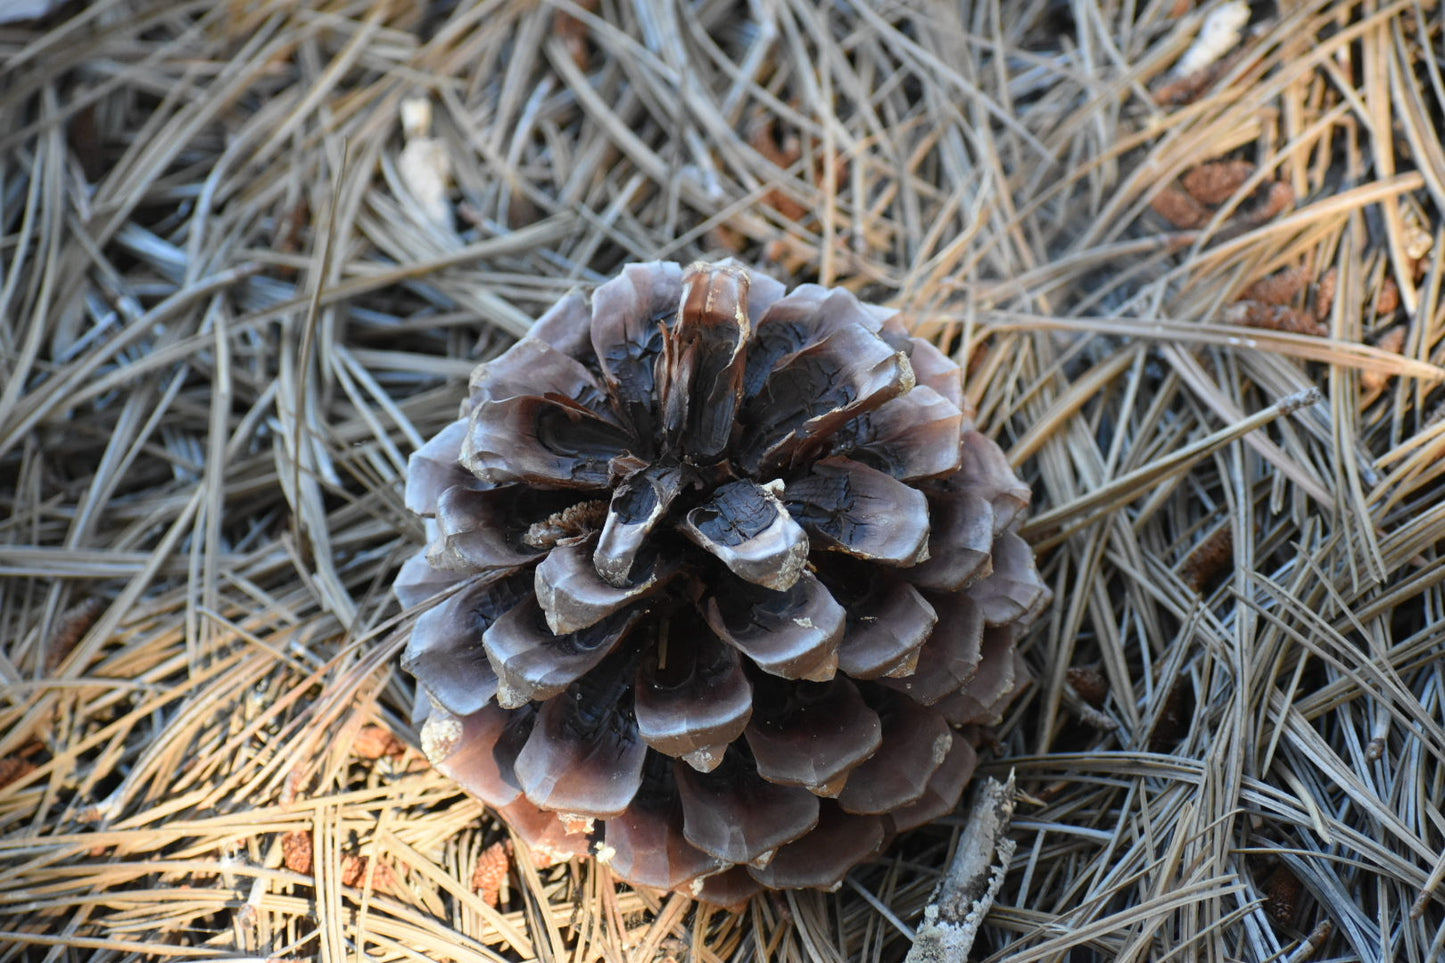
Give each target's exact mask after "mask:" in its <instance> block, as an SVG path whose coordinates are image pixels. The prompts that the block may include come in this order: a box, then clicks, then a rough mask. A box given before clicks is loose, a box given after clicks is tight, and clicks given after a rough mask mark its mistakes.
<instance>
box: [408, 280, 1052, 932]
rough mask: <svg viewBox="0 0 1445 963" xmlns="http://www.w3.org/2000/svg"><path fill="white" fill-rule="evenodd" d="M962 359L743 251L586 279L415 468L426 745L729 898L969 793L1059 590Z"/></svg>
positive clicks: (527, 821)
mask: <svg viewBox="0 0 1445 963" xmlns="http://www.w3.org/2000/svg"><path fill="white" fill-rule="evenodd" d="M961 379H962V375H961V373H960V370H959V367H958V365H956V364H955V363H954V362H953V361H951V360H950V359H949V358H948V357H946V356H945V355H944V354H943V353H942V352H940V351H939V350H938V349H937V348H936V347H934V346H933V345H932V344H931V343H929V342H927V341H925V340H923V339H920V338H915V337H911V336H910V335H909V333H908V331H907V329H906V328H905V327H904V326H903V325H902V324H901V322H900V321H899V320H898V319H897V318H896V316H895V315H894V313H893V312H891V311H889V310H886V309H883V308H879V307H876V306H873V305H868V304H863V303H861V302H859V301H858V300H857V299H856V298H855V297H854V296H853V295H852V294H851V293H849V292H847V291H845V290H842V289H828V288H823V287H820V286H818V285H813V284H804V285H801V286H799V287H796V288H794V289H793V290H791V291H788V290H785V288H784V286H783V285H782V284H781V283H779V282H778V281H776V280H774V279H772V278H769V277H767V276H765V275H762V274H758V273H755V272H752V271H749V270H746V269H744V268H742V267H741V266H739V265H737V264H735V263H733V262H724V263H722V264H696V265H693V266H692V267H689V268H686V269H684V268H683V267H681V266H680V265H677V264H671V263H662V262H655V263H648V264H632V265H628V266H627V267H626V268H624V269H623V271H622V273H621V275H620V276H618V277H617V278H615V279H613V280H611V281H608V282H607V283H605V284H603V285H601V286H600V287H598V288H597V290H596V291H595V292H594V293H593V296H592V299H591V303H590V305H589V304H588V303H587V302H586V301H585V300H584V299H583V298H582V297H580V296H578V295H571V296H569V297H567V298H564V299H563V300H562V301H560V302H559V303H558V304H557V305H555V306H554V307H553V308H552V309H551V310H550V311H548V312H547V313H546V314H545V315H544V316H543V317H542V318H541V319H539V320H538V322H537V323H536V325H535V326H534V327H533V329H532V332H531V334H530V335H529V336H528V337H527V338H525V339H523V340H522V341H520V342H518V343H517V344H516V345H514V346H513V347H512V348H511V349H510V350H509V351H507V352H506V353H505V354H503V355H502V356H501V357H499V358H497V359H496V360H494V361H491V362H487V363H485V364H481V365H479V366H478V367H477V369H476V370H475V372H474V373H473V375H472V378H471V384H470V391H469V394H468V397H467V399H466V400H465V401H464V402H463V403H462V405H461V411H460V413H459V416H458V418H457V420H456V421H454V422H453V423H452V424H450V425H448V426H447V427H446V428H444V429H443V430H442V431H441V432H439V433H438V434H437V435H436V437H434V438H432V439H431V440H430V441H429V442H427V443H426V444H425V445H424V446H423V447H422V448H421V449H420V450H419V451H417V452H416V453H415V454H414V455H413V456H412V458H411V462H410V465H409V467H408V471H407V483H406V504H407V506H408V508H410V509H411V510H412V511H414V512H416V513H418V514H420V515H421V516H423V517H424V518H425V519H426V527H427V534H428V539H429V542H428V544H427V546H426V548H425V549H424V550H423V551H422V552H420V553H419V554H418V555H416V556H415V557H414V558H412V559H410V560H409V561H408V562H407V563H406V564H405V565H404V566H403V567H402V571H401V573H400V575H399V576H398V579H397V583H396V592H397V595H398V596H399V597H400V599H401V601H402V604H404V605H406V606H408V607H413V606H415V607H418V608H420V609H421V612H420V615H419V616H418V617H417V619H416V622H415V625H414V628H413V630H412V634H411V639H410V642H409V644H408V645H407V649H406V655H405V657H404V660H403V665H404V666H405V667H406V668H407V669H408V671H410V672H411V673H413V674H414V675H415V676H416V677H417V679H418V681H419V682H420V683H421V687H420V698H419V707H418V716H419V718H420V719H423V720H424V725H423V730H422V741H423V748H424V749H425V751H426V753H427V755H428V757H429V758H430V759H431V760H432V762H433V763H434V764H435V765H436V766H437V767H438V768H439V769H440V770H442V771H443V772H444V773H446V774H447V775H449V776H450V777H451V778H453V779H455V780H456V781H457V782H458V783H459V784H460V785H461V786H462V787H463V788H464V789H466V790H467V791H468V792H470V793H472V794H473V795H475V796H476V797H477V798H479V799H481V800H482V801H483V802H485V803H486V804H487V805H489V806H491V807H493V808H494V809H496V810H497V811H498V812H499V813H500V814H501V816H502V817H503V818H504V819H505V820H506V821H507V822H508V824H509V825H510V826H511V827H512V829H513V830H514V831H515V832H516V834H517V835H518V836H519V837H521V838H522V839H523V840H524V841H525V842H526V843H528V844H529V845H530V846H531V847H532V848H533V850H534V851H537V852H540V853H545V854H546V855H548V856H550V857H553V858H566V857H569V856H574V855H582V854H585V853H587V852H589V851H591V852H594V853H595V854H596V855H597V856H598V858H599V859H604V860H605V861H607V862H608V863H609V864H610V865H611V867H612V870H613V871H614V873H615V874H616V875H617V876H619V877H621V878H622V879H624V880H626V881H628V882H631V883H633V884H636V885H642V886H651V887H660V888H664V889H683V890H685V891H688V892H691V893H692V894H693V895H695V896H697V897H699V898H701V899H704V900H708V901H711V902H715V903H720V904H723V905H736V904H738V903H740V902H741V901H742V900H744V899H746V898H747V896H748V895H749V894H750V893H752V892H754V891H756V890H757V889H759V888H760V887H771V888H784V887H819V888H832V887H836V886H837V885H838V884H839V883H840V882H841V881H842V879H843V876H844V874H845V873H847V871H848V870H849V869H850V868H851V867H853V866H854V865H856V864H857V863H859V862H860V861H863V860H866V859H868V858H870V857H872V856H874V855H875V854H877V853H878V852H879V851H880V850H881V849H882V848H883V846H884V845H885V844H886V842H887V841H888V840H889V839H890V838H892V837H893V836H894V835H895V834H896V833H898V832H900V831H903V830H906V829H910V828H912V827H914V826H918V825H921V824H922V823H925V822H928V821H929V820H932V819H934V818H937V817H938V816H941V815H943V814H945V813H947V812H949V811H951V810H952V809H953V808H954V807H955V806H956V805H957V803H958V800H959V797H960V794H961V793H962V792H963V789H964V787H965V785H966V784H967V782H968V779H969V776H970V775H971V773H972V771H973V768H974V766H975V764H976V762H977V755H976V753H975V746H976V744H977V741H978V739H979V732H980V730H979V727H980V726H985V725H989V724H992V723H995V722H997V721H998V719H999V717H1000V715H1001V713H1002V712H1003V710H1004V709H1005V708H1006V707H1007V705H1008V704H1009V702H1010V701H1011V700H1012V699H1013V697H1014V696H1015V695H1016V694H1017V693H1018V691H1019V690H1020V688H1021V687H1022V686H1023V685H1024V684H1025V683H1026V682H1027V679H1028V675H1027V670H1026V669H1025V667H1024V665H1023V662H1022V660H1021V659H1020V658H1019V656H1018V654H1017V652H1016V650H1015V644H1016V642H1017V639H1018V636H1019V633H1020V631H1021V630H1022V628H1023V627H1024V626H1026V625H1027V624H1028V623H1029V622H1030V621H1031V620H1032V619H1033V618H1034V616H1035V615H1036V614H1037V613H1038V612H1039V610H1040V609H1041V608H1042V607H1043V606H1044V605H1045V604H1046V603H1047V601H1048V598H1049V592H1048V589H1047V588H1046V587H1045V585H1044V584H1043V582H1042V580H1041V579H1040V578H1039V574H1038V572H1037V570H1036V569H1035V567H1034V559H1033V553H1032V552H1031V551H1030V549H1029V547H1028V546H1027V545H1026V544H1025V543H1024V542H1023V540H1022V539H1021V538H1019V536H1018V535H1017V534H1015V529H1016V527H1017V523H1018V519H1019V517H1020V513H1021V512H1022V511H1023V510H1024V509H1025V508H1026V507H1027V505H1028V502H1029V490H1028V488H1027V486H1025V485H1024V484H1023V483H1022V482H1021V481H1020V480H1019V479H1018V478H1017V477H1016V476H1015V475H1014V473H1013V471H1012V470H1011V469H1010V468H1009V465H1008V463H1007V461H1006V460H1005V458H1004V456H1003V453H1002V452H1001V451H1000V450H999V448H998V447H997V446H996V445H995V444H994V443H993V442H992V441H991V440H989V439H988V438H986V437H984V436H983V435H981V434H980V433H978V432H977V431H976V430H974V427H973V424H972V422H971V420H970V417H969V411H968V408H967V405H966V403H965V401H964V397H963V390H962V380H961Z"/></svg>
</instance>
